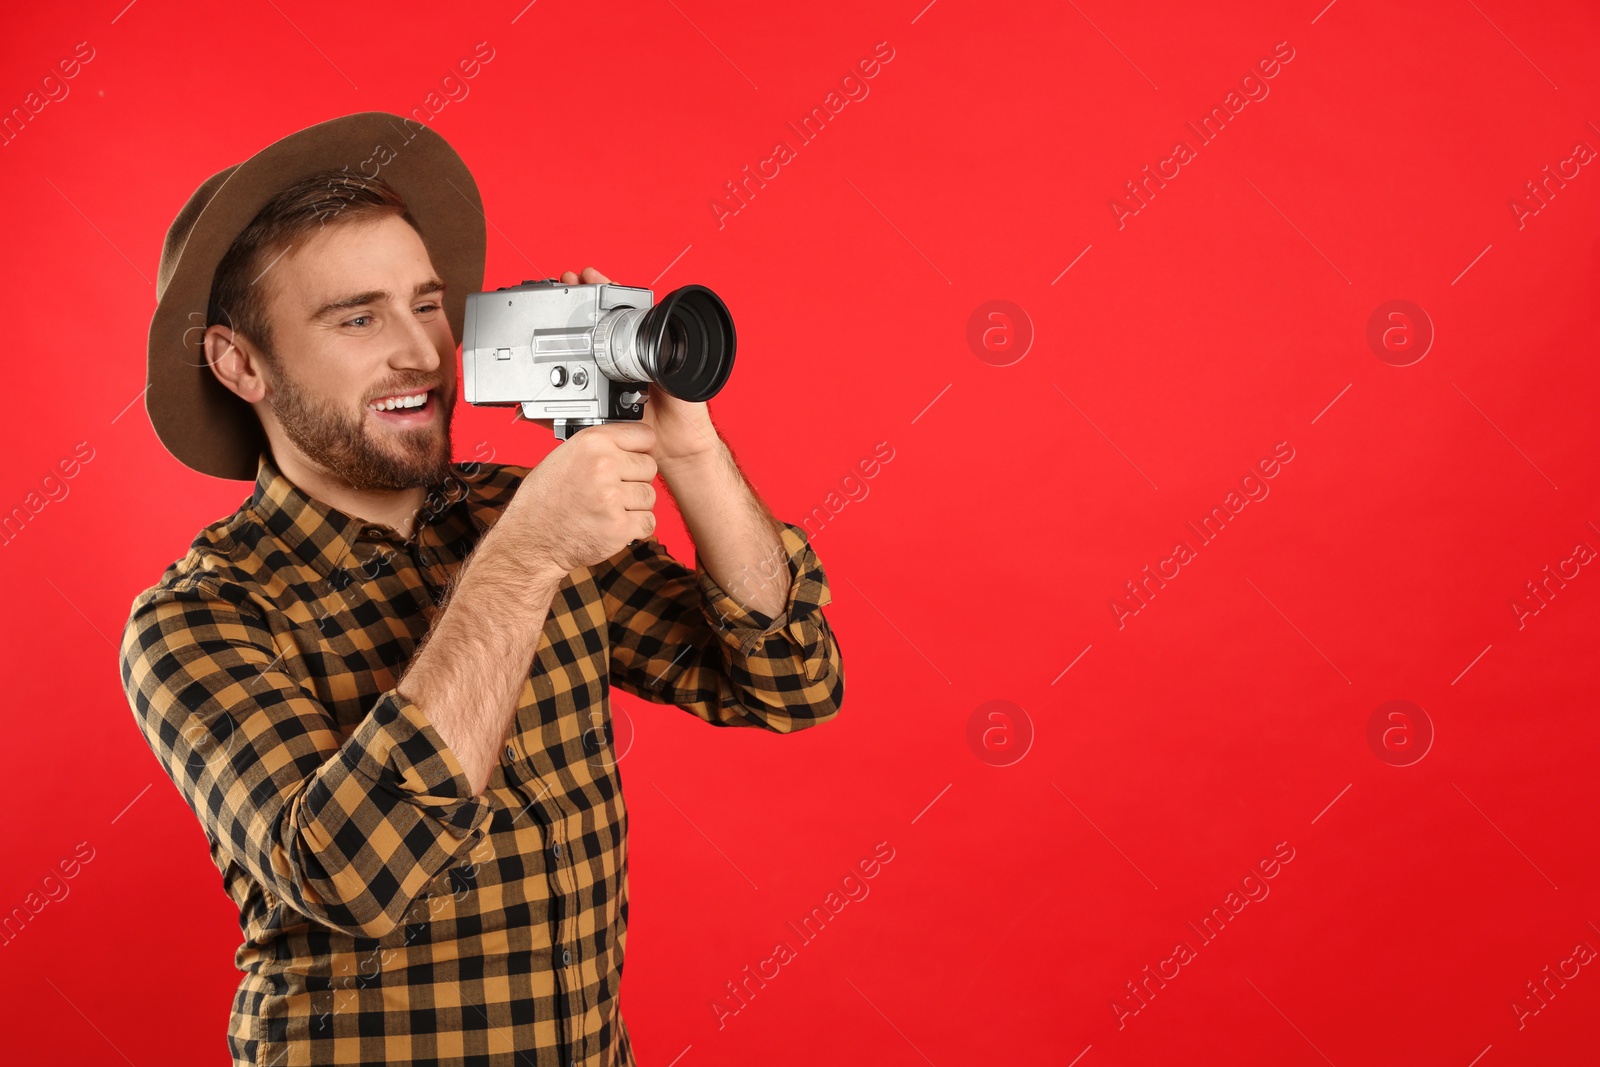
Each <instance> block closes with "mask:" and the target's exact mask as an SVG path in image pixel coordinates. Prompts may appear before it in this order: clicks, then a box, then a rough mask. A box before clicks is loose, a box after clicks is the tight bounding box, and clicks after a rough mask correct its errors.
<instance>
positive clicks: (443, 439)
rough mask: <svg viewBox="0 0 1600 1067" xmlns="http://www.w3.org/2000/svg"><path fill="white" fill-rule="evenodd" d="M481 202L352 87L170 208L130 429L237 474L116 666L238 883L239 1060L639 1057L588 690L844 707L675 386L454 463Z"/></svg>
mask: <svg viewBox="0 0 1600 1067" xmlns="http://www.w3.org/2000/svg"><path fill="white" fill-rule="evenodd" d="M374 144H377V145H378V147H377V148H373V147H372V146H373V145H374ZM374 161H377V162H376V165H374ZM369 171H370V172H372V173H371V174H369V173H368V172H369ZM374 174H375V175H376V176H375V177H374V176H373V175H374ZM483 227H484V220H483V215H482V212H481V204H480V202H479V200H478V196H477V187H476V185H475V183H473V181H472V178H471V176H470V174H468V173H467V170H466V167H465V165H464V164H463V163H462V162H461V160H460V159H459V157H457V156H456V155H455V153H454V152H453V151H452V150H451V149H450V147H449V146H448V145H447V144H446V143H445V142H444V141H443V139H442V138H440V137H439V136H438V135H437V134H434V133H433V132H432V131H430V130H427V129H426V128H423V127H420V126H418V125H417V124H415V123H409V122H408V121H407V120H403V119H400V118H399V117H398V116H393V115H386V114H383V113H377V112H373V113H366V114H362V115H353V116H347V117H345V118H342V119H335V120H333V121H331V122H326V123H322V124H320V125H318V126H313V127H311V128H309V129H307V130H303V131H301V132H300V133H298V134H295V135H293V136H291V137H289V138H286V139H284V140H283V141H279V142H277V143H276V144H274V145H272V146H270V147H269V148H267V149H264V150H263V151H262V152H260V153H258V154H257V155H255V156H253V157H251V159H249V160H247V161H246V162H245V163H243V164H240V165H238V166H237V167H230V168H228V170H225V171H223V172H221V173H219V174H217V175H215V176H213V177H212V178H211V179H209V180H208V181H207V182H206V183H205V184H203V185H202V186H201V187H200V189H199V190H198V191H197V192H196V193H195V194H194V196H193V197H191V198H190V201H189V203H188V204H187V205H186V206H185V207H184V209H183V211H182V212H180V214H179V216H178V218H177V220H176V221H175V222H174V224H173V227H172V230H171V231H170V232H169V233H168V235H167V240H166V245H165V248H164V251H163V256H162V263H161V272H160V278H159V281H158V289H159V294H158V295H159V300H160V303H159V305H158V308H157V311H156V314H155V317H154V319H153V320H152V325H151V333H150V348H149V367H150V382H151V385H150V389H149V392H148V394H147V401H146V406H147V409H148V411H149V412H150V415H151V421H152V424H153V425H154V426H155V427H156V430H157V433H158V435H159V436H160V437H161V439H162V441H163V442H164V443H165V444H166V446H167V447H168V449H169V450H171V451H172V452H173V454H174V455H175V456H177V458H179V459H180V460H182V461H183V462H185V463H186V464H188V465H189V466H191V467H193V468H194V469H196V470H199V471H202V472H204V473H208V474H213V475H217V476H220V477H233V478H250V477H254V479H255V488H254V491H253V493H252V494H251V496H250V497H249V499H247V500H246V501H244V503H243V504H242V505H241V506H240V508H239V510H238V511H237V512H236V513H235V514H233V515H231V516H229V517H227V518H226V519H222V520H220V521H218V522H215V523H212V524H211V525H209V526H207V527H206V528H205V529H203V530H202V531H201V532H200V534H199V536H198V537H196V539H195V540H194V543H193V544H192V545H191V546H190V549H189V552H188V554H187V555H186V556H184V557H183V558H182V559H181V560H178V561H177V562H175V563H173V564H172V565H171V566H169V567H168V568H167V569H166V572H165V573H164V574H163V575H162V576H161V578H160V580H159V581H158V582H157V583H156V584H155V585H154V586H152V587H151V588H150V589H148V590H146V591H145V592H144V593H142V594H140V596H139V597H138V598H137V599H135V601H134V603H133V608H132V613H131V616H130V618H129V620H128V624H127V628H126V630H125V632H124V636H123V641H122V649H121V667H122V676H123V679H124V683H125V686H126V689H127V694H128V698H129V701H130V703H131V705H132V708H133V711H134V713H135V716H136V719H137V721H138V724H139V726H140V728H141V730H142V732H143V735H144V737H145V740H146V741H147V742H148V743H149V745H150V747H151V749H152V751H153V752H154V753H155V754H156V756H157V758H158V759H159V760H160V761H161V765H162V767H163V768H164V769H165V770H166V772H167V774H168V775H169V776H170V777H171V778H172V780H173V782H174V784H175V785H176V786H177V787H178V789H179V791H180V793H181V794H182V796H183V798H184V800H185V801H186V802H187V803H188V804H189V806H190V807H191V808H192V809H193V810H194V812H195V814H196V815H197V816H198V817H199V819H200V822H201V825H202V826H203V827H204V829H205V832H206V836H207V839H208V841H209V843H210V846H211V855H212V859H213V861H214V862H215V863H216V865H217V867H218V869H219V870H220V871H221V873H222V876H223V881H224V884H225V886H226V888H227V891H228V893H229V895H230V896H231V897H232V898H233V899H234V901H235V903H236V904H237V905H238V907H239V922H240V928H241V930H242V931H243V934H244V942H243V944H241V945H240V946H239V949H238V952H237V954H236V963H237V965H238V967H239V968H240V970H241V971H242V972H243V978H242V980H241V981H240V983H239V988H238V992H237V994H236V995H235V997H234V1000H233V1005H232V1017H231V1022H230V1026H229V1031H228V1045H229V1049H230V1051H231V1053H232V1056H233V1060H234V1062H235V1063H236V1064H240V1065H243V1064H252V1065H255V1064H274V1065H278V1064H284V1065H286V1064H309V1063H316V1064H346V1063H349V1064H354V1063H388V1064H423V1063H428V1064H434V1063H445V1062H449V1063H470V1064H485V1065H488V1064H527V1065H537V1067H556V1065H558V1064H559V1065H561V1067H566V1065H568V1064H574V1065H585V1064H586V1065H595V1067H599V1065H602V1064H603V1065H611V1064H626V1065H631V1064H633V1063H634V1058H633V1052H632V1049H631V1045H630V1042H629V1038H628V1031H627V1027H626V1026H625V1024H624V1023H623V1020H622V1016H621V1014H620V1012H619V1010H618V1004H617V992H618V986H619V983H620V979H621V974H622V964H623V947H624V942H625V939H626V932H627V919H628V883H627V821H628V820H627V811H626V807H625V805H624V803H623V795H622V783H621V780H620V778H619V775H618V769H617V758H618V755H617V753H616V752H615V750H614V748H613V740H612V730H611V715H610V710H609V699H608V694H609V690H610V689H612V688H617V689H621V690H623V691H625V692H628V693H633V694H635V695H636V696H640V697H642V698H644V699H646V700H650V701H654V702H657V703H664V704H675V705H677V706H679V707H681V708H684V709H685V710H687V711H689V712H691V713H693V714H695V715H696V716H698V717H700V718H702V719H704V720H705V721H706V722H708V723H711V724H713V725H719V726H757V727H762V728H765V729H769V730H773V731H777V732H780V733H787V732H790V731H793V730H797V729H802V728H805V727H808V726H813V725H816V724H818V723H821V722H825V721H827V720H829V719H831V718H833V717H834V716H836V715H837V714H838V712H839V708H840V704H841V702H842V700H843V696H844V676H843V668H842V661H841V659H840V654H839V647H838V643H837V641H836V640H835V638H834V636H833V633H832V631H831V629H830V628H829V626H828V623H827V620H826V619H825V618H824V617H823V615H822V612H821V608H822V607H823V606H824V605H825V604H827V603H828V602H829V593H828V587H827V581H826V578H825V576H824V574H823V571H822V567H821V564H820V563H819V561H818V559H817V557H816V555H815V554H814V552H813V551H812V549H811V548H810V546H809V544H808V543H807V539H806V536H805V534H804V531H803V530H802V528H801V527H799V526H796V525H792V524H789V523H784V522H780V521H778V520H776V519H774V518H773V517H772V515H771V513H770V512H768V511H767V509H766V507H765V505H763V504H762V502H761V501H760V499H759V498H758V497H757V496H756V495H755V493H754V492H753V491H752V490H751V489H750V487H749V486H748V484H747V483H746V482H745V480H744V479H743V477H742V476H741V475H740V473H739V471H738V467H737V466H736V464H735V463H734V461H733V458H732V455H731V453H730V452H729V451H728V449H727V446H726V445H725V444H724V443H723V442H722V441H721V440H720V439H719V438H718V437H717V434H716V430H715V428H714V427H713V426H712V423H711V420H710V418H709V417H708V415H707V413H706V410H705V405H703V404H690V403H686V402H683V401H680V400H677V399H675V398H673V397H670V396H667V395H666V394H665V393H662V392H661V391H660V390H657V389H655V388H654V387H652V388H651V391H650V400H649V402H648V403H647V405H646V418H645V420H644V421H643V422H642V423H638V424H614V425H605V426H594V427H589V428H587V429H584V430H581V431H579V432H578V433H576V434H575V435H574V436H573V437H572V438H571V439H570V440H568V441H566V442H563V443H561V444H559V445H558V446H557V447H556V448H555V449H554V450H553V451H552V452H551V453H550V454H549V455H548V456H547V457H546V458H545V459H544V461H543V462H541V463H539V464H538V465H537V466H536V467H533V468H531V469H530V468H528V467H523V466H516V465H511V464H495V463H470V464H454V463H452V462H451V440H450V421H451V413H452V409H453V406H454V403H455V400H456V395H457V376H456V372H455V365H456V364H455V358H456V339H457V337H459V335H460V332H461V321H462V315H463V310H464V305H465V297H466V293H467V292H470V291H475V290H477V289H478V288H479V287H480V286H481V283H482V276H483V245H484V234H483ZM562 280H564V281H567V282H569V283H577V282H580V281H581V282H585V283H588V282H594V281H603V280H605V279H604V278H603V277H602V276H601V275H600V274H599V273H598V272H596V271H594V270H593V269H592V268H590V269H585V271H584V272H583V274H582V276H581V277H580V276H578V275H575V274H573V273H571V272H568V273H567V274H565V275H563V278H562ZM200 309H203V310H200ZM657 474H659V475H660V476H661V478H662V480H663V481H664V483H665V484H666V485H667V486H668V488H669V489H670V491H671V493H672V495H673V497H674V499H675V500H676V501H677V503H678V506H679V509H680V511H681V512H682V514H683V517H684V520H685V524H686V526H687V527H688V529H689V532H690V536H691V538H692V539H693V541H694V543H695V549H696V566H695V568H694V570H692V571H691V570H690V569H688V568H686V567H685V566H683V564H681V563H679V562H678V561H676V560H674V559H673V558H672V557H671V556H670V555H669V554H668V553H667V552H666V550H665V549H664V548H663V547H662V545H661V544H660V542H659V541H658V540H656V539H655V537H654V536H653V531H654V528H655V522H654V517H653V515H652V514H651V508H652V507H653V506H654V504H655V502H656V497H655V491H654V489H653V488H652V482H653V479H654V478H655V476H656V475H657Z"/></svg>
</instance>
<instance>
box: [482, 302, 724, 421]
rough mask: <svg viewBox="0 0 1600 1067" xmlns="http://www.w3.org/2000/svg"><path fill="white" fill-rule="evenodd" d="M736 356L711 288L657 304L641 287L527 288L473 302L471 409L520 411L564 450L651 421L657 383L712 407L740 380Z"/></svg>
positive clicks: (673, 392)
mask: <svg viewBox="0 0 1600 1067" xmlns="http://www.w3.org/2000/svg"><path fill="white" fill-rule="evenodd" d="M734 346H735V344H734V333H733V319H732V317H731V316H730V315H729V314H728V310H727V307H726V306H725V305H724V304H723V303H722V301H721V300H720V299H719V298H718V297H717V295H716V294H715V293H713V292H712V291H711V290H709V289H707V288H705V287H704V286H700V285H689V286H684V287H683V288H680V289H677V290H674V291H673V292H672V293H670V294H669V295H668V296H667V298H666V299H664V300H663V301H662V302H661V303H659V304H657V303H656V302H655V296H654V294H653V293H652V292H651V291H650V290H649V289H645V288H640V287H636V286H629V285H617V284H614V283H612V282H599V283H594V284H574V285H568V284H566V283H564V282H561V281H558V280H556V279H553V278H547V279H545V280H543V281H524V282H523V283H522V284H521V285H514V286H505V287H502V288H499V289H495V290H493V291H485V292H481V293H469V294H467V304H466V316H465V322H464V325H463V329H462V339H461V362H462V375H463V379H464V381H463V390H464V395H465V397H466V400H467V402H468V403H469V404H478V405H487V406H503V407H513V406H514V407H518V408H520V409H521V415H522V417H523V418H526V419H530V420H536V421H540V422H547V423H549V425H550V426H551V428H552V429H553V430H554V431H555V435H556V437H557V438H559V439H562V440H565V439H567V438H568V437H570V436H571V435H572V434H573V433H575V432H577V430H579V429H581V428H583V427H584V426H595V425H599V424H601V423H606V422H626V421H637V420H639V419H641V418H643V416H644V405H645V402H646V401H647V400H648V398H649V384H650V383H651V382H655V383H657V384H658V385H660V386H661V388H663V389H664V390H666V391H667V392H668V393H669V394H671V395H673V396H677V397H681V398H683V399H685V400H692V401H700V400H705V399H708V398H709V397H711V396H713V395H715V394H716V393H717V392H718V391H719V390H720V389H721V388H722V386H723V384H724V383H725V382H726V381H727V378H728V375H729V373H730V372H731V371H732V368H733V354H734Z"/></svg>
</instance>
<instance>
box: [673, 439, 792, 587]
mask: <svg viewBox="0 0 1600 1067" xmlns="http://www.w3.org/2000/svg"><path fill="white" fill-rule="evenodd" d="M660 471H661V480H662V481H663V482H664V483H666V486H667V491H668V492H669V493H670V494H671V495H672V499H673V501H674V502H675V503H676V504H677V505H678V511H679V513H680V514H682V515H683V522H684V525H685V526H686V527H688V530H689V537H690V539H691V540H693V541H694V548H695V553H696V555H697V556H698V558H699V561H700V563H701V564H702V565H703V566H704V567H705V569H706V571H707V573H709V574H710V575H711V577H712V579H713V580H715V581H716V583H717V584H718V585H719V586H721V587H722V589H723V590H724V591H725V592H726V593H727V594H728V595H729V596H731V597H733V599H734V600H736V601H738V602H739V603H740V604H742V605H744V606H745V607H747V608H750V609H752V610H754V611H759V612H761V613H762V614H763V615H767V616H777V615H778V614H779V613H780V612H782V611H783V606H784V604H785V603H786V602H787V601H788V597H789V569H788V567H787V566H786V565H785V563H784V559H785V556H786V555H787V552H786V551H785V549H784V547H783V541H782V540H781V538H780V537H779V534H778V531H779V530H780V529H782V524H781V523H779V522H778V520H777V519H776V518H774V517H773V514H772V512H771V511H769V510H767V506H766V504H765V503H764V502H762V500H761V498H760V497H759V496H757V495H756V492H755V490H754V489H752V488H751V487H750V483H749V482H747V481H745V478H744V475H743V474H742V473H740V471H739V465H738V463H737V462H736V461H735V460H734V458H733V453H732V451H731V450H729V448H728V446H727V444H726V443H725V442H723V441H722V440H720V439H718V442H717V446H716V447H715V448H714V449H712V450H711V451H709V452H707V453H705V454H704V455H702V456H697V457H695V458H694V459H693V460H688V461H684V462H682V463H680V464H678V465H675V466H674V465H668V464H663V465H662V466H661V468H660Z"/></svg>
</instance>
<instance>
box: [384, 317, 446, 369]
mask: <svg viewBox="0 0 1600 1067" xmlns="http://www.w3.org/2000/svg"><path fill="white" fill-rule="evenodd" d="M440 314H441V315H442V314H443V312H442V311H441V312H440ZM401 321H402V322H403V323H404V324H405V325H404V328H403V329H402V330H401V336H400V340H399V343H398V346H397V348H396V350H395V351H394V352H392V353H390V356H389V362H390V363H391V364H393V365H394V366H396V367H415V368H417V369H419V370H425V371H433V370H437V369H438V367H439V364H440V363H441V362H442V357H441V356H440V354H439V349H438V346H437V345H436V344H435V342H434V338H433V335H432V334H430V333H429V332H428V327H427V326H426V325H425V324H424V323H422V322H421V321H420V320H418V318H417V317H416V316H415V315H414V314H412V313H411V312H410V310H409V309H408V310H407V311H406V315H405V317H404V318H403V319H402V320H401ZM445 328H446V330H448V329H449V326H448V324H446V327H445Z"/></svg>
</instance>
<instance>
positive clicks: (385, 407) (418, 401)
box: [367, 393, 428, 411]
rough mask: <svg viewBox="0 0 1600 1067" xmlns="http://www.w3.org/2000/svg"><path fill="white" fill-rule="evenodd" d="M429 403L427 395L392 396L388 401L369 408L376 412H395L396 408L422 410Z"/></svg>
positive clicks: (370, 405) (379, 402)
mask: <svg viewBox="0 0 1600 1067" xmlns="http://www.w3.org/2000/svg"><path fill="white" fill-rule="evenodd" d="M427 402H428V394H427V393H417V394H415V395H414V396H392V397H390V398H389V399H387V400H379V401H378V402H377V403H375V404H368V405H367V407H369V408H371V409H373V410H374V411H393V410H394V409H395V408H420V407H421V406H422V405H423V404H426V403H427Z"/></svg>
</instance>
